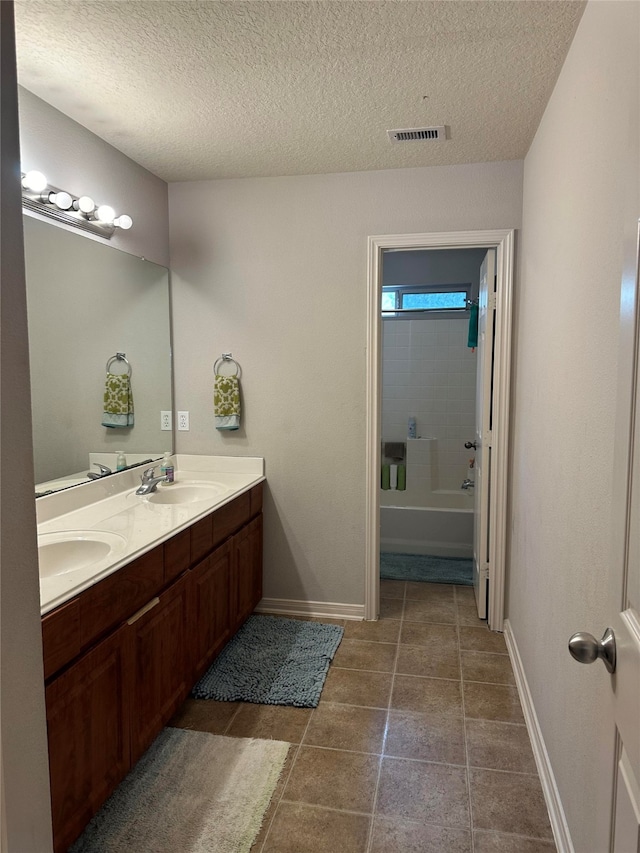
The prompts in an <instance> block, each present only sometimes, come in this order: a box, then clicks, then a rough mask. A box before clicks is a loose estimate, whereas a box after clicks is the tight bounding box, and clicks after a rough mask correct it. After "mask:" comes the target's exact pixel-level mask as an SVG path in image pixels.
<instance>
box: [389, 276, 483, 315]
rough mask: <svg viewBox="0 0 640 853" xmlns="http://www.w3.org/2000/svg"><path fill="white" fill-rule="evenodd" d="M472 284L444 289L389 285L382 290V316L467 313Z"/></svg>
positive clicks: (444, 287) (447, 286) (448, 286)
mask: <svg viewBox="0 0 640 853" xmlns="http://www.w3.org/2000/svg"><path fill="white" fill-rule="evenodd" d="M470 290H471V285H470V284H461V285H454V286H451V285H446V286H443V287H437V286H429V287H416V286H408V285H402V284H397V285H388V286H385V287H383V288H382V306H381V308H382V316H383V318H384V317H401V316H402V315H403V314H406V315H409V316H411V315H412V314H413V315H415V314H416V313H424V312H428V313H429V314H445V313H446V314H447V315H450V314H451V312H454V313H459V312H461V311H467V310H468V308H469V306H468V304H467V300H468V298H469V293H470Z"/></svg>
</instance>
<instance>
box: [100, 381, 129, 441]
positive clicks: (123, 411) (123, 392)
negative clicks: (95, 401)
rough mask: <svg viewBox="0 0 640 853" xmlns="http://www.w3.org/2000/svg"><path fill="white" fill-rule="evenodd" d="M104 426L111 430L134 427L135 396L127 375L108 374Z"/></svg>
mask: <svg viewBox="0 0 640 853" xmlns="http://www.w3.org/2000/svg"><path fill="white" fill-rule="evenodd" d="M102 426H105V427H109V429H118V428H120V429H121V428H123V427H132V426H133V394H132V393H131V380H130V378H129V376H128V375H127V374H126V373H122V374H120V373H118V374H116V373H107V379H106V382H105V385H104V411H103V413H102Z"/></svg>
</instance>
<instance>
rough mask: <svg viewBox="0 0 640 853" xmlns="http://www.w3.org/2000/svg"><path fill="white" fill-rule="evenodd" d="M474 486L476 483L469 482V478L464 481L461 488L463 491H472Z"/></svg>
mask: <svg viewBox="0 0 640 853" xmlns="http://www.w3.org/2000/svg"><path fill="white" fill-rule="evenodd" d="M474 486H475V483H474V481H473V480H469V478H467V479H466V480H463V481H462V485H461V486H460V488H461V489H472V488H473V487H474Z"/></svg>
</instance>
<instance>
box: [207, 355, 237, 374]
mask: <svg viewBox="0 0 640 853" xmlns="http://www.w3.org/2000/svg"><path fill="white" fill-rule="evenodd" d="M225 361H230V362H231V363H232V364H235V366H236V372H235V373H231V374H227V373H218V367H219V366H220V365H221V364H224V363H225ZM213 372H214V373H215V375H216V376H240V374H241V373H242V368H241V367H240V365H239V364H238V362H237V361H236V360H235V358H231V353H230V352H223V353H222V355H221V356H220V358H218V359H216V362H215V364H214V365H213Z"/></svg>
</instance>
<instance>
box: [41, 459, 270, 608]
mask: <svg viewBox="0 0 640 853" xmlns="http://www.w3.org/2000/svg"><path fill="white" fill-rule="evenodd" d="M174 458H175V467H176V471H175V481H174V483H172V484H162V483H160V484H159V485H158V487H157V491H156V492H154V493H151V494H149V495H137V494H136V493H135V492H136V489H137V488H138V486H139V485H140V473H141V469H139V468H136V469H133V470H128V471H121V472H120V473H117V474H113V475H111V476H109V477H103V478H101V479H100V480H94V481H92V482H90V483H86V484H84V485H81V486H78V487H76V488H74V489H69V490H67V491H63V492H57V493H55V494H53V495H48V496H46V497H43V498H39V499H38V500H37V501H36V512H37V517H38V541H39V544H40V546H41V547H42V546H45V545H49V546H53V548H52V549H47V550H53V552H54V553H53V556H51V557H50V558H49V557H48V555H47V556H45V552H44V551H43V553H42V555H41V561H40V571H41V577H40V604H41V613H42V614H43V615H44V614H45V613H47V612H49V611H50V610H52V609H53V608H54V607H57V606H58V605H59V604H62V603H63V602H64V601H67V600H68V599H70V598H72V597H74V596H75V595H77V594H78V593H79V592H82V590H84V589H87V588H88V587H90V586H92V585H93V584H94V583H96V582H97V581H98V580H101V579H102V578H104V577H107V576H108V575H110V574H112V573H113V572H115V571H117V570H118V569H119V568H121V567H122V566H124V565H125V564H126V563H129V562H130V561H131V560H133V559H135V558H137V557H140V556H141V555H142V554H145V553H146V552H147V551H150V550H151V549H152V548H155V547H156V546H157V545H160V544H161V543H162V542H164V541H165V540H166V539H169V538H170V537H171V536H173V535H175V534H176V533H179V532H180V531H181V530H183V529H185V528H186V527H189V526H190V525H191V524H193V523H194V522H195V521H197V520H198V519H199V518H201V517H204V516H205V515H208V514H209V513H210V512H211V510H212V509H214V508H218V507H221V506H223V505H224V504H226V503H229V502H230V501H231V500H233V499H234V498H236V497H238V495H240V494H242V493H243V492H246V491H248V490H249V489H251V488H252V487H253V486H255V485H257V484H258V483H260V482H261V481H262V480H264V460H263V459H262V458H259V457H238V456H229V457H225V456H187V455H182V454H179V455H176V456H175V457H174ZM78 540H88V542H89V545H88V547H89V548H91V547H92V545H91V543H93V542H94V541H95V542H96V543H98V544H97V545H96V550H97V559H95V560H94V561H92V562H90V563H87V564H86V565H80V566H79V567H78V568H76V569H75V570H71V571H69V570H67V571H63V572H60V573H57V574H56V573H53V572H52V573H50V574H48V576H44V575H45V572H47V569H51V568H52V566H51V562H52V561H54V560H55V559H56V557H55V550H57V549H58V548H60V549H62V551H63V554H65V553H66V552H65V551H64V549H65V548H66V547H67V545H66V543H68V542H72V543H73V542H77V541H78ZM101 544H103V545H105V546H108V550H107V552H106V553H105V554H104V555H101V554H100V545H101ZM73 547H74V545H73V544H72V545H71V546H69V551H70V553H71V552H72V549H73ZM103 550H104V549H103ZM53 568H55V567H53Z"/></svg>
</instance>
